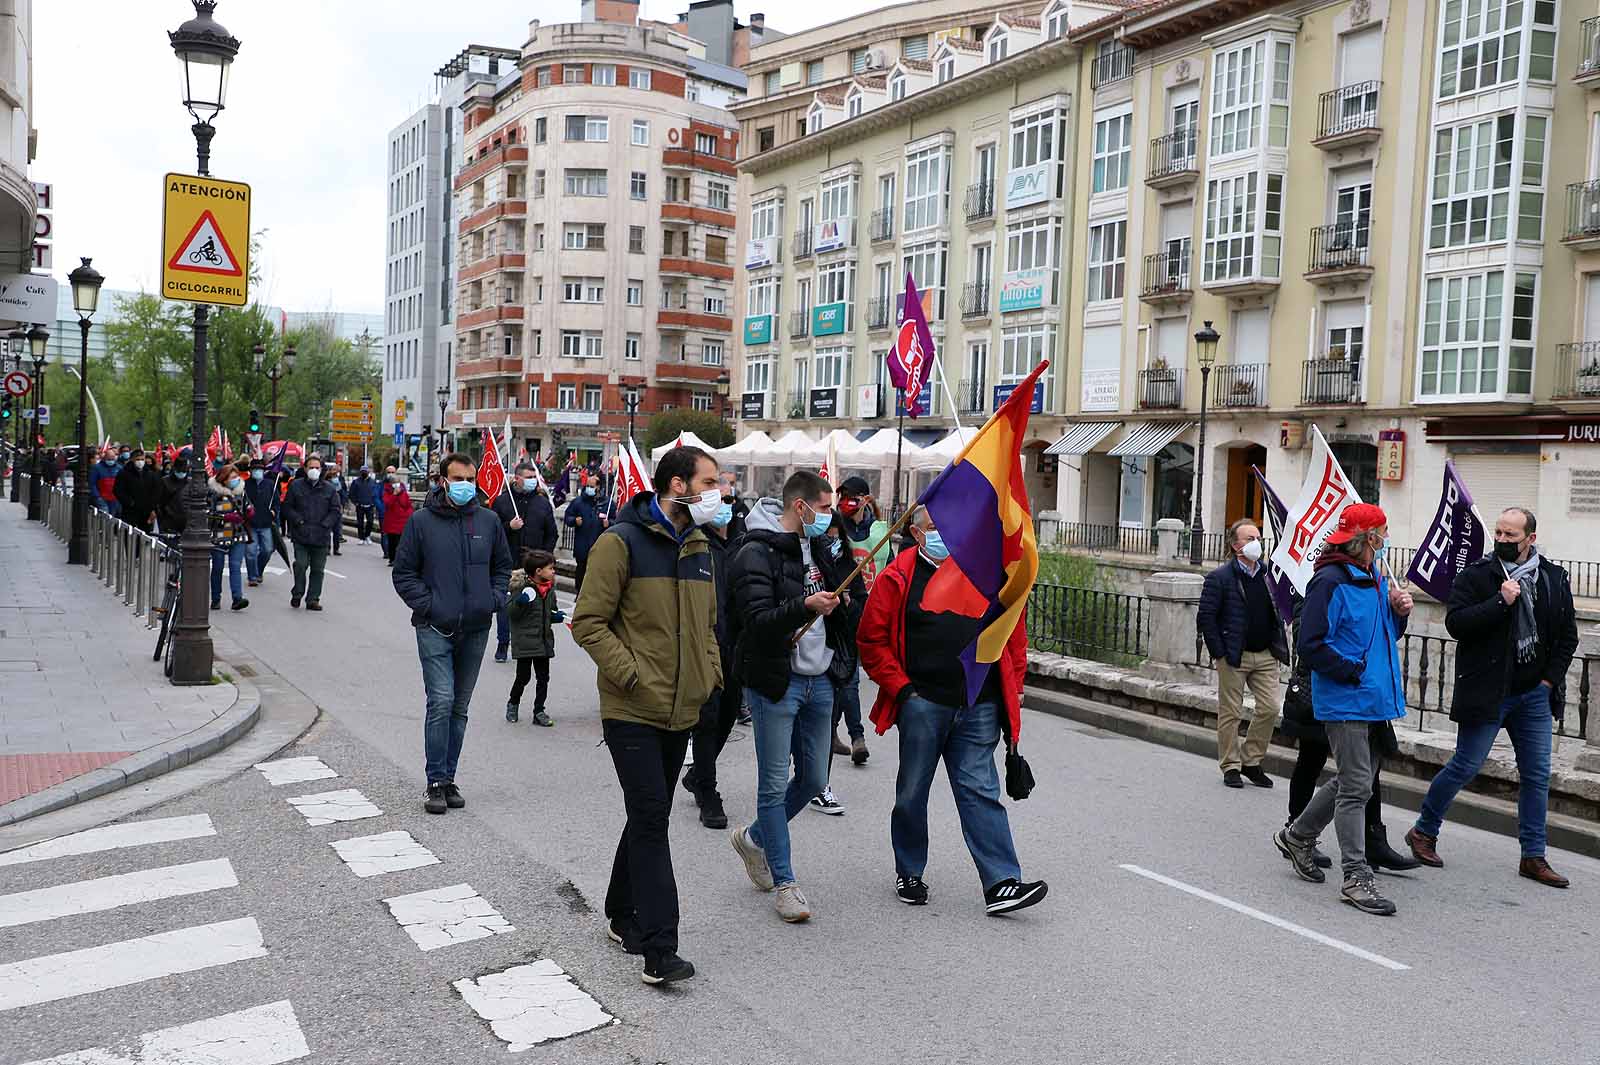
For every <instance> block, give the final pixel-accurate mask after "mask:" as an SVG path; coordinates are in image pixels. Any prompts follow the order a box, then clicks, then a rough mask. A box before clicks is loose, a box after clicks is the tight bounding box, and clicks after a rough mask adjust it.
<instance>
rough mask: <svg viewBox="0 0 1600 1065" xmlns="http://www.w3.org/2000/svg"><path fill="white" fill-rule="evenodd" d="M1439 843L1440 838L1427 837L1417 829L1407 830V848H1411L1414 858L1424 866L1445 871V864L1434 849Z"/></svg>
mask: <svg viewBox="0 0 1600 1065" xmlns="http://www.w3.org/2000/svg"><path fill="white" fill-rule="evenodd" d="M1438 842H1439V837H1438V836H1429V835H1426V834H1424V833H1422V832H1418V831H1417V830H1416V829H1415V828H1411V829H1407V830H1406V846H1408V847H1410V848H1411V854H1412V856H1413V857H1415V858H1416V859H1417V861H1419V862H1421V863H1422V864H1423V865H1430V866H1432V867H1433V868H1435V869H1443V868H1444V862H1442V861H1440V859H1439V852H1438V851H1436V850H1434V849H1433V848H1434V846H1435V844H1437V843H1438Z"/></svg>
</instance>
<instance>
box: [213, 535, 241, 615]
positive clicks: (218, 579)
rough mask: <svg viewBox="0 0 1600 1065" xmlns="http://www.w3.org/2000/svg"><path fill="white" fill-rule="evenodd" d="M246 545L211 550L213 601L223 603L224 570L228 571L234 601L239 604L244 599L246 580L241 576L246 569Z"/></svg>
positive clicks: (229, 586)
mask: <svg viewBox="0 0 1600 1065" xmlns="http://www.w3.org/2000/svg"><path fill="white" fill-rule="evenodd" d="M244 552H245V545H244V544H242V543H239V544H234V545H233V546H232V547H228V548H221V547H213V548H212V549H211V601H212V602H213V603H220V602H222V570H223V567H227V570H228V591H230V592H232V593H233V601H234V602H235V603H237V602H238V601H239V600H241V599H243V598H244V578H243V576H242V575H241V573H242V571H243V569H244Z"/></svg>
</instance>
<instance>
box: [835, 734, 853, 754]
mask: <svg viewBox="0 0 1600 1065" xmlns="http://www.w3.org/2000/svg"><path fill="white" fill-rule="evenodd" d="M833 753H834V754H843V755H848V754H849V753H850V745H849V744H847V743H845V742H844V740H841V739H840V738H839V734H838V733H837V732H835V733H834V734H833Z"/></svg>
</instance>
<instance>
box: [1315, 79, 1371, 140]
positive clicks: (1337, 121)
mask: <svg viewBox="0 0 1600 1065" xmlns="http://www.w3.org/2000/svg"><path fill="white" fill-rule="evenodd" d="M1382 86H1383V82H1381V81H1363V82H1360V83H1358V84H1355V85H1346V86H1344V87H1343V88H1339V89H1333V90H1330V91H1328V92H1325V93H1323V94H1322V95H1321V96H1319V97H1317V139H1318V140H1323V139H1324V138H1327V137H1340V136H1343V135H1344V134H1346V133H1354V132H1356V131H1357V130H1369V129H1377V128H1378V90H1379V89H1380V88H1382Z"/></svg>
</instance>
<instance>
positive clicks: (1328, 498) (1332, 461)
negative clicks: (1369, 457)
mask: <svg viewBox="0 0 1600 1065" xmlns="http://www.w3.org/2000/svg"><path fill="white" fill-rule="evenodd" d="M1359 502H1361V497H1360V496H1359V495H1357V494H1356V490H1355V486H1354V485H1352V484H1351V483H1350V478H1348V477H1346V476H1345V475H1344V470H1342V469H1341V468H1340V467H1339V460H1338V459H1336V458H1334V457H1333V452H1332V451H1331V450H1329V448H1328V441H1327V440H1326V439H1325V438H1324V437H1323V435H1322V431H1321V430H1320V429H1318V428H1317V427H1316V426H1315V425H1313V426H1312V427H1311V465H1310V466H1309V467H1308V468H1307V470H1306V479H1305V483H1304V484H1302V485H1301V486H1300V495H1299V496H1298V497H1297V498H1296V499H1295V501H1294V506H1293V508H1291V509H1290V511H1289V513H1288V517H1287V519H1286V520H1285V523H1284V529H1283V537H1282V538H1281V539H1280V540H1279V541H1278V547H1277V550H1275V551H1273V552H1272V561H1273V563H1274V564H1275V565H1276V566H1277V567H1278V568H1279V569H1280V570H1282V571H1283V575H1284V576H1285V577H1287V578H1288V579H1289V583H1290V584H1292V585H1294V590H1295V591H1297V592H1299V593H1300V594H1301V595H1305V594H1306V585H1307V584H1308V583H1310V581H1311V574H1312V571H1313V570H1314V569H1315V568H1316V563H1317V556H1318V555H1319V554H1321V553H1322V544H1323V542H1324V541H1325V540H1327V538H1328V534H1329V533H1331V532H1332V531H1333V529H1334V526H1336V525H1338V523H1339V515H1340V514H1342V513H1344V508H1345V507H1348V506H1349V505H1350V504H1351V503H1359Z"/></svg>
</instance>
